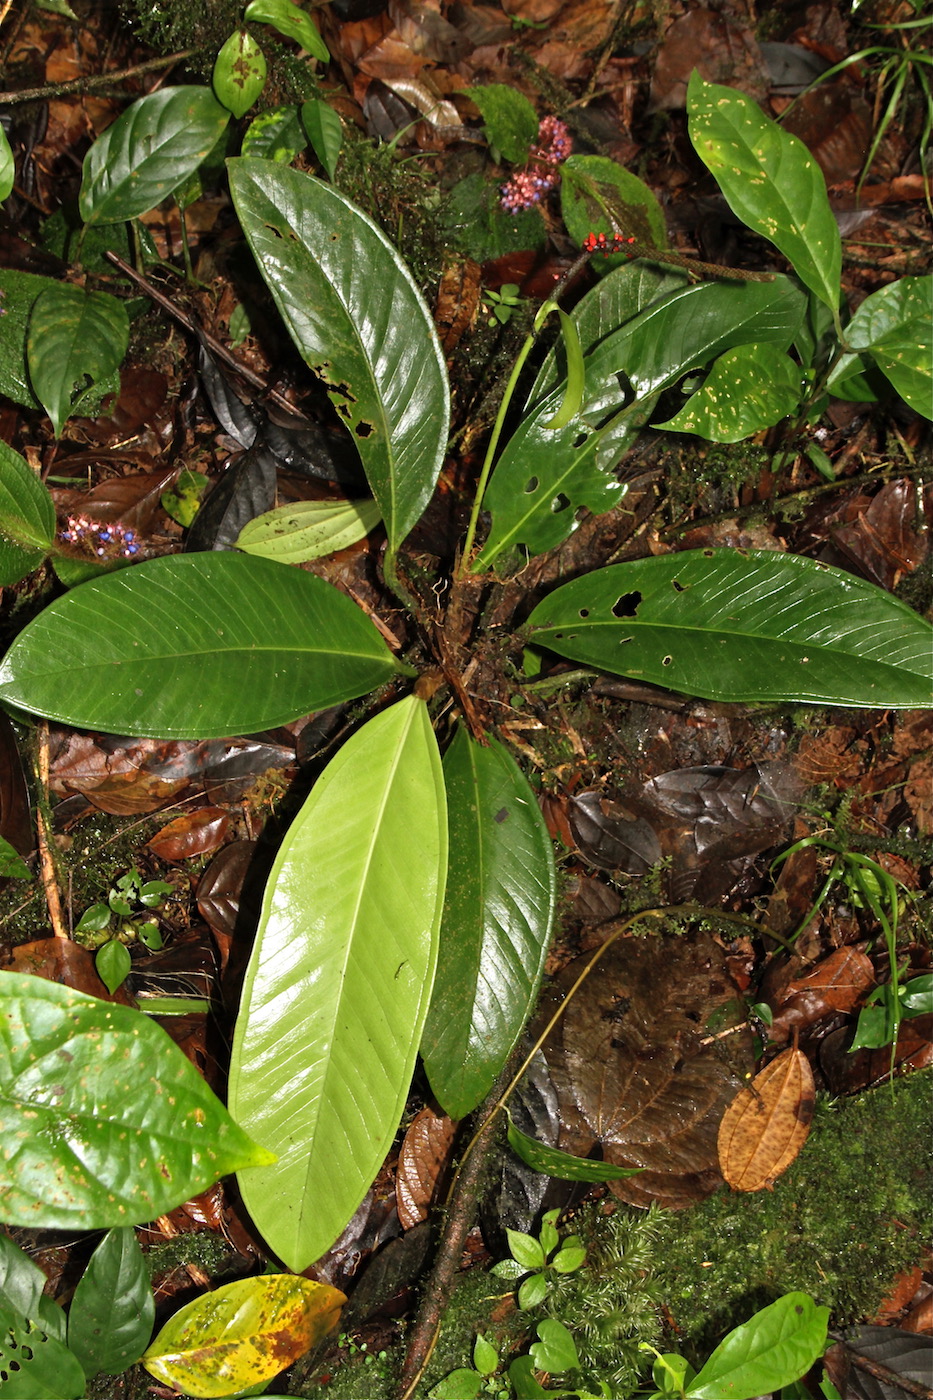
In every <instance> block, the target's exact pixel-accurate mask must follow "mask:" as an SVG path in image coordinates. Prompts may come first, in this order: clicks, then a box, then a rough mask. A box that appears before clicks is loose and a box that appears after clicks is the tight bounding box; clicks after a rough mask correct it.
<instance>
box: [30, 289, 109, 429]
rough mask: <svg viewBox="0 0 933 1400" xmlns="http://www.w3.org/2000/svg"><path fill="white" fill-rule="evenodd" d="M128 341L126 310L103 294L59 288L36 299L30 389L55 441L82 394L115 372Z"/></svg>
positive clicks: (77, 405) (32, 329) (32, 323)
mask: <svg viewBox="0 0 933 1400" xmlns="http://www.w3.org/2000/svg"><path fill="white" fill-rule="evenodd" d="M129 339H130V320H129V317H128V316H127V314H126V308H125V307H124V305H123V303H122V301H118V300H117V298H116V297H112V296H108V294H107V293H106V292H86V291H85V290H84V288H83V287H75V286H72V285H71V284H70V283H68V282H61V283H59V284H58V285H56V286H54V287H50V288H49V289H48V291H45V292H43V293H42V295H41V296H40V297H39V298H38V300H37V301H36V304H35V306H34V307H33V308H32V315H31V317H30V318H29V338H28V340H27V343H26V354H27V360H28V364H29V377H30V379H31V380H32V387H33V389H35V391H36V396H37V397H38V399H39V400H40V402H41V403H42V406H43V408H44V409H45V411H46V412H47V413H48V415H49V417H50V418H51V420H52V427H53V428H54V429H55V436H56V437H58V436H60V434H61V431H62V428H63V427H64V426H65V423H66V422H67V420H68V419H69V418H70V417H71V415H72V413H74V412H76V411H77V410H78V408H79V407H80V405H81V401H82V399H83V398H84V397H85V392H86V390H87V388H88V387H93V386H94V385H96V384H99V383H101V382H102V381H103V380H105V379H107V378H108V377H109V376H110V375H112V374H114V372H115V371H116V370H118V369H119V368H120V365H121V364H122V363H123V357H124V355H125V354H126V347H127V345H128V344H129Z"/></svg>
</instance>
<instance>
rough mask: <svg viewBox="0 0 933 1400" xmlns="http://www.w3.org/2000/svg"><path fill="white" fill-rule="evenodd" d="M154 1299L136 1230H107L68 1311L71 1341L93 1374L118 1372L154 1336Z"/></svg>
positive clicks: (82, 1361)
mask: <svg viewBox="0 0 933 1400" xmlns="http://www.w3.org/2000/svg"><path fill="white" fill-rule="evenodd" d="M154 1321H155V1299H154V1298H153V1296H152V1284H151V1282H150V1280H149V1269H148V1267H147V1265H146V1260H145V1257H144V1255H143V1252H142V1250H141V1249H140V1247H139V1244H138V1242H137V1239H136V1235H135V1233H134V1232H133V1231H132V1230H131V1229H128V1228H126V1227H124V1228H123V1229H120V1230H108V1232H107V1234H106V1235H105V1236H104V1238H103V1239H102V1240H101V1242H100V1244H99V1245H98V1246H97V1248H96V1249H95V1250H94V1253H93V1254H92V1255H91V1258H90V1262H89V1263H88V1266H87V1268H86V1269H85V1271H84V1273H83V1274H82V1275H81V1278H80V1280H79V1282H78V1286H77V1288H76V1289H75V1292H74V1297H73V1298H72V1301H71V1307H70V1308H69V1310H68V1345H69V1347H70V1348H71V1350H72V1351H73V1352H74V1354H75V1356H76V1357H77V1358H78V1360H79V1361H80V1362H81V1365H82V1366H83V1368H84V1370H85V1372H86V1373H87V1375H89V1376H93V1375H96V1373H97V1372H98V1371H106V1373H107V1375H108V1376H118V1375H120V1373H121V1372H123V1371H125V1370H126V1369H127V1368H128V1367H130V1366H132V1365H133V1364H134V1363H135V1362H137V1361H138V1360H139V1358H140V1357H141V1356H142V1354H143V1352H144V1351H145V1350H146V1347H147V1345H148V1344H149V1340H150V1338H151V1336H152V1324H153V1322H154Z"/></svg>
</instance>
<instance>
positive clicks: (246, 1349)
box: [142, 1274, 347, 1396]
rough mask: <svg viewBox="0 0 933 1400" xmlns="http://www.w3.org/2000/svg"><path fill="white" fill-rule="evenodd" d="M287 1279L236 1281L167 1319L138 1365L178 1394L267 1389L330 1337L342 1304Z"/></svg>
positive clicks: (327, 1290) (333, 1294) (324, 1290)
mask: <svg viewBox="0 0 933 1400" xmlns="http://www.w3.org/2000/svg"><path fill="white" fill-rule="evenodd" d="M346 1301H347V1300H346V1298H345V1297H344V1295H343V1294H342V1293H341V1292H339V1290H338V1289H336V1288H331V1287H330V1285H329V1284H327V1283H315V1282H313V1281H312V1280H311V1279H307V1278H295V1277H294V1276H293V1275H291V1274H264V1275H261V1276H260V1277H258V1278H244V1279H238V1280H237V1282H236V1283H226V1284H223V1285H222V1286H221V1287H220V1288H215V1289H214V1291H213V1293H202V1294H201V1296H200V1297H198V1298H195V1299H194V1300H193V1302H190V1303H187V1304H186V1305H185V1307H183V1308H181V1309H180V1310H179V1311H178V1312H177V1313H175V1315H174V1317H171V1318H169V1320H168V1322H167V1323H166V1324H165V1326H164V1327H163V1328H162V1330H161V1332H160V1333H159V1335H158V1336H157V1337H156V1338H155V1340H154V1341H153V1343H152V1346H151V1347H150V1348H149V1350H148V1351H147V1352H146V1354H145V1356H144V1357H143V1359H142V1364H143V1365H144V1366H145V1368H146V1370H147V1371H148V1372H149V1374H150V1375H151V1376H155V1378H156V1380H158V1381H163V1382H164V1383H165V1384H167V1385H170V1386H171V1387H172V1388H173V1390H178V1391H181V1392H182V1393H183V1394H184V1395H195V1396H222V1395H238V1394H240V1393H241V1392H244V1391H246V1392H247V1393H250V1392H249V1390H248V1387H252V1386H254V1385H257V1384H259V1383H261V1382H266V1383H268V1382H269V1381H271V1380H272V1379H273V1377H274V1376H277V1375H278V1374H279V1372H280V1371H284V1370H285V1368H286V1366H290V1365H291V1364H292V1362H294V1361H297V1360H298V1358H299V1357H300V1356H304V1354H305V1353H306V1352H307V1351H310V1350H311V1348H312V1347H313V1346H314V1345H315V1344H316V1343H317V1342H318V1341H320V1340H321V1338H322V1337H326V1336H327V1334H328V1332H331V1331H333V1329H334V1327H336V1325H337V1321H338V1319H339V1317H340V1309H341V1307H342V1306H343V1304H344V1303H345V1302H346Z"/></svg>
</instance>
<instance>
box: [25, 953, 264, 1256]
mask: <svg viewBox="0 0 933 1400" xmlns="http://www.w3.org/2000/svg"><path fill="white" fill-rule="evenodd" d="M0 1135H2V1138H3V1141H4V1143H5V1144H6V1151H5V1152H4V1153H3V1154H2V1157H0V1194H2V1196H3V1218H4V1220H5V1221H6V1223H7V1224H10V1225H27V1226H38V1227H41V1228H43V1229H49V1230H55V1229H63V1230H68V1229H75V1228H76V1227H77V1228H80V1229H82V1230H96V1229H103V1228H106V1227H107V1226H110V1225H118V1224H119V1225H135V1224H139V1223H141V1222H142V1221H144V1220H153V1219H154V1218H155V1217H156V1216H157V1215H163V1214H164V1213H165V1212H166V1211H169V1210H174V1208H175V1206H177V1205H180V1204H181V1202H182V1201H187V1200H188V1199H189V1198H190V1197H191V1196H193V1195H195V1194H196V1193H197V1192H198V1191H203V1190H204V1189H205V1187H207V1186H210V1185H211V1183H212V1182H214V1181H216V1180H217V1179H218V1177H221V1176H226V1175H227V1174H228V1173H229V1172H232V1171H235V1170H236V1169H237V1168H238V1167H241V1166H247V1165H250V1166H260V1165H262V1164H267V1163H268V1162H270V1161H271V1155H270V1154H269V1153H268V1152H266V1151H265V1150H264V1149H263V1148H261V1147H257V1145H256V1144H255V1143H254V1142H252V1141H251V1140H250V1139H249V1138H248V1137H247V1136H246V1134H245V1133H244V1132H243V1131H242V1130H241V1129H240V1128H238V1127H237V1125H236V1123H234V1122H233V1120H232V1118H231V1117H230V1115H229V1114H228V1113H227V1111H226V1109H225V1108H224V1107H223V1105H222V1104H221V1103H220V1101H219V1100H218V1099H217V1098H216V1097H215V1095H214V1094H213V1093H212V1092H211V1090H210V1089H209V1088H208V1087H207V1085H206V1084H205V1082H204V1079H203V1077H202V1076H201V1075H200V1074H199V1073H198V1071H197V1070H196V1069H195V1068H194V1066H193V1065H192V1064H191V1062H190V1061H189V1060H188V1059H186V1057H185V1056H184V1055H183V1054H182V1052H181V1051H180V1050H179V1049H178V1048H177V1047H176V1046H175V1045H174V1044H173V1043H172V1041H171V1040H170V1039H169V1037H168V1036H167V1035H166V1034H165V1032H164V1031H163V1030H162V1029H161V1027H160V1026H157V1025H156V1024H155V1023H154V1022H153V1021H150V1020H149V1018H148V1017H147V1016H144V1015H142V1013H141V1012H138V1011H132V1010H130V1009H129V1008H128V1007H124V1006H115V1005H113V1004H111V1003H108V1002H103V1001H98V1000H97V998H96V997H90V996H85V995H84V994H83V993H82V992H75V991H71V990H70V989H69V988H68V987H60V986H57V985H56V984H55V983H52V982H47V981H46V980H45V979H44V978H42V977H30V976H27V975H24V974H22V973H16V972H4V973H0Z"/></svg>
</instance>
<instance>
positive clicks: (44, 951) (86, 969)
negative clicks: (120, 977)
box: [4, 938, 136, 1006]
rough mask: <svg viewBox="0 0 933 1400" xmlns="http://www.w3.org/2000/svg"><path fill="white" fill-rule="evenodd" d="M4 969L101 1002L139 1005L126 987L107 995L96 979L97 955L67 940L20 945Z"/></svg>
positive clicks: (40, 939)
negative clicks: (54, 984)
mask: <svg viewBox="0 0 933 1400" xmlns="http://www.w3.org/2000/svg"><path fill="white" fill-rule="evenodd" d="M4 966H5V967H6V968H7V969H8V970H9V971H10V972H27V973H29V974H30V975H31V976H33V977H44V978H45V979H46V981H48V982H58V983H60V984H61V986H63V987H73V988H74V990H75V991H76V992H85V993H86V994H87V995H88V996H91V997H99V998H100V1000H101V1001H114V1002H117V1003H118V1004H119V1005H120V1006H135V1005H136V1003H135V1001H134V1000H133V998H132V997H131V996H130V994H129V993H128V992H127V990H126V988H125V986H123V987H118V988H117V990H116V991H115V992H114V993H112V994H111V993H110V992H108V991H107V988H106V987H105V986H104V984H103V982H102V981H101V980H100V978H99V977H98V975H97V969H96V968H95V966H94V954H93V953H91V952H89V951H88V950H87V948H81V947H80V946H79V945H78V944H77V943H72V942H71V940H70V939H68V938H37V939H35V940H34V941H33V942H32V943H19V944H17V946H16V947H15V948H11V949H10V953H9V957H8V958H7V960H6V962H5V964H4Z"/></svg>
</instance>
